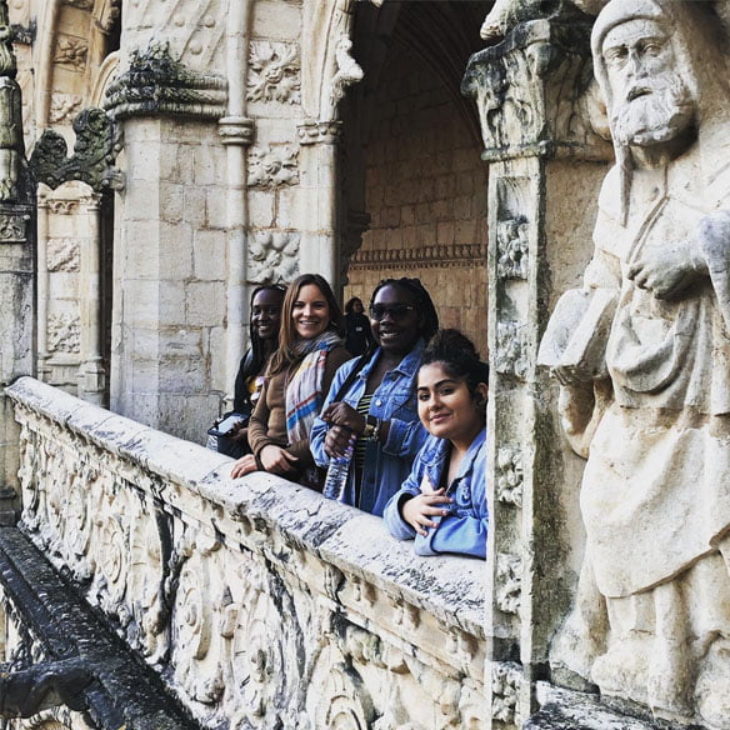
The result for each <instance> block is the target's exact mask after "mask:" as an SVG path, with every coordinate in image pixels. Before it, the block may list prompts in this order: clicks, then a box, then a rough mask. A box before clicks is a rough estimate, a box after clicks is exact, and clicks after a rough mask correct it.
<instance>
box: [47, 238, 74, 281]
mask: <svg viewBox="0 0 730 730" xmlns="http://www.w3.org/2000/svg"><path fill="white" fill-rule="evenodd" d="M47 246H48V270H49V271H64V272H67V273H72V272H76V271H78V270H79V269H80V268H81V246H80V242H79V240H78V239H76V238H50V239H49V240H48V244H47Z"/></svg>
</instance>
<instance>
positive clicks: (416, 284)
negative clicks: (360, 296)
mask: <svg viewBox="0 0 730 730" xmlns="http://www.w3.org/2000/svg"><path fill="white" fill-rule="evenodd" d="M384 286H397V287H400V288H401V289H405V290H406V291H407V292H409V293H410V294H411V295H412V296H413V298H414V300H415V305H416V308H417V310H418V313H419V314H420V317H421V319H420V324H419V334H420V335H421V337H423V339H424V340H426V342H428V341H429V340H430V339H431V338H432V337H433V336H434V335H435V334H436V332H437V330H438V328H439V316H438V314H437V312H436V307H435V306H434V304H433V300H432V299H431V295H430V294H429V293H428V292H427V291H426V287H424V286H423V284H421V280H420V279H409V278H407V277H405V276H404V277H402V278H401V279H383V280H381V281H380V282H379V283H378V285H377V286H376V287H375V289H374V290H373V294H372V296H371V297H370V306H372V305H373V302H374V301H375V296H376V295H377V293H378V292H379V291H380V290H381V289H382V288H383V287H384Z"/></svg>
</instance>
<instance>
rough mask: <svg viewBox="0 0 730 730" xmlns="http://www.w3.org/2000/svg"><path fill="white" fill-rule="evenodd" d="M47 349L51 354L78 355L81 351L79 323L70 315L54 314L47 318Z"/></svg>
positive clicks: (76, 318)
mask: <svg viewBox="0 0 730 730" xmlns="http://www.w3.org/2000/svg"><path fill="white" fill-rule="evenodd" d="M48 349H49V351H51V352H67V353H74V354H75V353H78V352H80V351H81V323H80V322H79V319H78V317H74V316H72V315H70V314H56V315H51V316H50V317H49V318H48Z"/></svg>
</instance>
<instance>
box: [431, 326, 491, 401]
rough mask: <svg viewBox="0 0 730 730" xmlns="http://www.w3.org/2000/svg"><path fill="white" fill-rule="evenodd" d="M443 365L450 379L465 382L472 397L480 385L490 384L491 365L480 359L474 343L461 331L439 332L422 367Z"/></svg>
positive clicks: (432, 341) (448, 330)
mask: <svg viewBox="0 0 730 730" xmlns="http://www.w3.org/2000/svg"><path fill="white" fill-rule="evenodd" d="M436 362H438V363H441V364H442V365H443V366H444V370H445V371H446V372H447V373H448V374H449V376H450V377H452V378H456V379H458V380H464V381H465V382H466V386H467V388H469V392H470V393H471V394H472V395H475V394H476V390H477V386H478V385H479V384H480V383H486V384H487V385H488V384H489V365H487V363H485V362H482V361H481V360H480V359H479V353H478V352H477V349H476V347H474V343H473V342H472V341H471V340H470V339H469V338H468V337H467V336H466V335H463V334H462V333H461V332H459V330H454V329H445V330H439V331H438V332H437V333H436V334H435V335H434V337H433V338H432V339H431V340H430V342H429V343H428V345H427V346H426V349H425V351H424V353H423V360H422V361H421V367H423V366H424V365H431V364H432V363H436Z"/></svg>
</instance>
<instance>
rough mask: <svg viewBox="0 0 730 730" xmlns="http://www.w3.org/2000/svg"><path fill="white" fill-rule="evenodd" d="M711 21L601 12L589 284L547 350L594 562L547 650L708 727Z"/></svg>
mask: <svg viewBox="0 0 730 730" xmlns="http://www.w3.org/2000/svg"><path fill="white" fill-rule="evenodd" d="M719 21H720V19H719V17H718V16H717V15H716V14H715V10H714V9H713V8H712V7H711V6H710V5H707V4H704V3H676V2H671V1H669V0H626V1H625V2H610V3H608V4H607V5H606V7H605V8H604V10H603V11H602V12H601V14H600V15H599V16H598V19H597V20H596V23H595V25H594V28H593V34H592V38H591V45H592V50H593V58H594V64H595V71H596V77H597V79H598V82H599V85H600V87H601V91H602V93H603V96H604V98H605V100H606V102H607V113H608V119H609V121H610V126H611V134H612V137H613V142H614V148H615V157H616V165H615V167H614V168H613V169H612V170H611V171H610V172H609V173H608V175H607V176H606V178H605V180H604V184H603V188H602V190H601V193H600V198H599V202H598V208H599V214H598V217H597V222H596V226H595V229H594V234H593V240H594V242H595V252H594V256H593V259H592V261H591V262H590V264H589V265H588V267H587V269H586V272H585V280H584V288H583V289H581V290H570V291H568V292H566V293H565V294H564V295H563V298H562V299H561V300H560V301H559V302H558V305H557V307H556V309H555V312H554V313H553V316H552V319H551V322H550V323H549V325H548V330H547V332H548V333H552V334H551V335H547V334H546V338H545V342H544V343H543V345H542V348H544V349H545V350H546V351H548V352H549V351H550V350H551V348H553V350H552V351H553V352H555V353H556V355H557V357H556V362H555V363H554V366H553V372H554V374H555V375H556V376H557V378H558V381H559V382H560V384H561V400H560V409H561V415H562V418H563V423H564V424H565V426H566V434H567V435H569V437H570V439H571V443H574V442H575V439H576V438H577V437H579V436H583V437H585V443H586V447H587V448H586V450H585V451H584V452H583V453H582V455H583V456H587V463H586V466H585V471H584V475H583V482H582V486H581V493H580V507H581V512H582V516H583V523H584V524H585V527H586V542H587V546H588V549H587V550H586V558H585V559H586V561H587V564H586V566H585V567H584V569H583V570H582V571H581V579H580V583H579V587H578V591H577V598H576V606H575V610H574V611H573V613H572V614H571V616H569V617H568V619H567V621H566V622H565V624H564V626H563V629H562V630H561V632H560V633H559V634H558V636H557V638H556V640H555V642H554V644H553V647H552V651H551V663H552V664H553V666H554V667H556V668H558V669H559V670H561V671H570V672H572V673H573V676H575V675H578V677H579V678H582V679H583V680H587V681H590V682H592V683H594V684H597V685H598V686H599V688H600V689H601V691H602V694H603V693H605V694H611V695H614V696H618V697H620V698H622V699H624V700H630V701H633V702H638V703H641V704H643V705H645V706H648V707H650V708H651V713H652V715H653V716H654V717H655V718H660V719H663V720H671V721H674V720H675V719H677V718H681V719H682V722H683V723H685V724H696V725H699V726H704V727H712V728H721V727H722V726H723V724H725V723H726V722H727V718H728V717H730V679H729V677H730V673H729V670H728V659H727V653H726V652H727V645H726V640H725V638H724V636H725V634H724V633H723V632H724V628H722V627H724V626H725V625H726V624H727V622H728V620H729V617H728V610H727V606H728V605H729V604H728V601H730V577H729V574H728V569H727V565H728V562H727V560H728V558H727V556H728V554H729V553H728V549H729V544H728V537H727V535H728V529H730V455H729V454H730V452H728V449H727V444H728V442H729V441H730V420H729V419H728V416H727V414H728V413H729V412H730V370H729V369H728V367H727V362H728V361H729V359H730V338H728V331H730V330H729V329H728V328H729V327H730V295H729V292H730V289H729V287H728V278H727V260H728V251H730V194H729V193H728V191H730V165H729V164H728V162H729V159H730V158H729V156H728V151H727V147H726V145H725V143H724V142H723V141H722V140H723V139H724V137H723V135H724V133H725V130H727V128H728V123H729V121H730V111H729V109H730V91H729V90H728V87H727V85H726V83H725V80H726V79H727V48H728V38H727V36H726V35H723V34H721V33H717V31H718V30H721V25H720V22H719ZM711 29H712V30H711ZM690 200H691V201H693V202H692V204H691V205H688V204H687V201H690ZM574 307H575V309H574V311H571V310H573V308H574ZM606 321H608V322H609V324H610V326H605V324H604V323H605V322H606ZM565 332H567V334H568V337H567V338H565V339H563V337H562V333H565ZM542 348H541V349H542ZM576 363H580V364H581V367H576ZM690 423H691V425H690ZM706 617H707V618H708V620H707V622H706V623H705V620H706ZM709 617H711V618H709ZM698 621H701V622H703V636H705V637H706V639H705V641H704V643H703V648H702V651H701V652H699V653H695V652H693V651H691V650H690V649H689V647H690V643H691V642H692V641H693V640H694V637H695V636H696V630H695V627H696V626H697V622H698ZM721 657H722V658H721Z"/></svg>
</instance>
